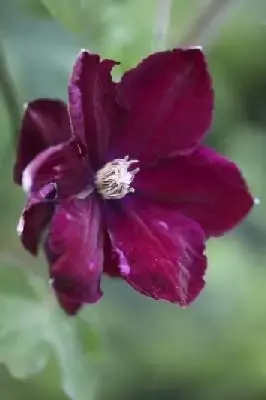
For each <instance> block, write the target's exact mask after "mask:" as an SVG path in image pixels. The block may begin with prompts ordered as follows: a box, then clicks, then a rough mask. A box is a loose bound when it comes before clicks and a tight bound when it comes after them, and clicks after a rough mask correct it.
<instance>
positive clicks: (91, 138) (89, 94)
mask: <svg viewBox="0 0 266 400" xmlns="http://www.w3.org/2000/svg"><path fill="white" fill-rule="evenodd" d="M116 64H118V63H116V62H115V61H112V60H100V57H99V56H98V55H97V54H91V53H89V52H88V51H85V50H84V51H82V52H81V53H80V55H79V56H78V58H77V61H76V63H75V65H74V68H73V73H72V76H71V79H70V83H69V103H70V114H71V122H72V126H73V129H74V132H75V134H76V135H78V136H79V137H80V138H81V140H82V141H83V142H84V143H87V146H88V154H89V158H90V161H91V163H92V166H93V167H94V168H95V169H98V168H99V167H100V166H101V165H102V164H103V162H104V160H105V155H106V151H107V146H108V142H109V138H110V135H111V134H112V132H115V131H116V130H117V129H118V126H119V124H121V119H122V115H121V112H120V109H119V107H118V104H117V102H116V86H115V84H114V83H113V82H112V77H111V70H112V68H113V67H114V66H115V65H116Z"/></svg>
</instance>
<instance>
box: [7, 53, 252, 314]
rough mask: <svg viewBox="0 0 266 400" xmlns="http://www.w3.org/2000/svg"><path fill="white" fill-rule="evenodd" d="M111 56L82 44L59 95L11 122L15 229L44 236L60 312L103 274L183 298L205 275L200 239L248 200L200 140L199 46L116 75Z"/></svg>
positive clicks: (33, 247)
mask: <svg viewBox="0 0 266 400" xmlns="http://www.w3.org/2000/svg"><path fill="white" fill-rule="evenodd" d="M116 64H117V63H116V62H114V61H112V60H101V59H100V57H99V56H98V55H96V54H91V53H89V52H88V51H82V52H81V53H80V54H79V55H78V58H77V60H76V62H75V65H74V68H73V73H72V75H71V77H70V81H69V87H68V94H69V97H68V105H66V104H65V103H64V102H62V101H60V100H56V99H55V100H52V99H39V100H36V101H33V102H31V103H30V104H28V106H27V108H26V110H25V114H24V118H23V120H22V125H21V132H20V137H19V143H18V152H17V160H16V165H15V169H14V179H15V181H16V182H17V183H18V184H22V186H23V188H24V190H25V191H26V192H27V195H28V200H27V204H26V207H25V209H24V211H23V213H22V216H21V218H20V222H19V225H18V231H19V234H20V237H21V240H22V243H23V245H24V246H25V248H26V249H27V250H28V251H29V252H31V253H32V254H34V255H36V254H37V251H38V248H39V245H40V243H42V244H43V248H44V251H45V254H46V257H47V260H48V263H49V271H50V277H51V284H52V286H53V288H54V291H55V293H56V296H57V298H58V301H59V303H60V304H61V306H62V307H63V308H64V310H65V311H66V312H67V313H68V314H75V313H76V312H77V311H78V310H79V309H80V307H81V306H82V305H84V304H85V303H95V302H97V301H98V300H99V299H100V298H101V296H102V291H101V288H100V283H101V277H102V275H103V274H108V275H110V276H113V277H120V278H122V279H123V280H124V281H126V282H127V283H128V284H129V285H131V286H132V287H133V288H134V289H135V290H137V291H138V292H140V293H142V294H143V295H146V296H149V297H152V298H154V299H156V300H167V301H169V302H172V303H177V304H179V305H181V306H187V305H188V304H190V303H191V302H192V301H193V300H194V299H195V298H196V297H197V296H198V295H199V293H200V292H201V290H202V289H203V287H204V284H205V282H204V274H205V271H206V266H207V259H206V255H205V243H206V240H207V239H208V238H210V237H212V236H219V235H222V234H224V233H225V232H226V231H228V230H230V229H232V228H233V227H235V226H236V225H237V224H238V223H239V222H240V221H241V220H242V219H243V218H244V217H245V216H246V214H247V213H248V212H249V211H250V209H251V208H252V205H253V198H252V196H251V194H250V193H249V190H248V187H247V185H246V183H245V181H244V179H243V177H242V175H241V172H240V170H239V169H238V167H237V166H236V165H235V164H234V163H233V162H232V161H230V160H228V159H227V158H225V157H223V156H222V155H219V154H217V153H216V152H215V151H214V150H212V149H210V148H208V147H206V146H205V145H204V144H202V140H203V139H204V137H205V135H206V133H207V131H208V129H209V128H210V124H211V121H212V114H213V108H214V105H213V89H212V82H211V77H210V75H209V72H208V70H207V65H206V60H205V57H204V54H203V52H202V50H201V49H199V48H188V49H175V50H172V51H165V52H159V53H155V54H152V55H150V56H149V57H148V58H146V59H144V60H143V61H142V62H141V63H140V64H139V65H138V66H137V67H136V68H133V69H131V70H129V71H127V72H126V73H125V74H124V75H123V77H122V79H121V81H120V82H118V83H115V82H113V81H112V78H111V70H112V68H113V67H114V66H115V65H116Z"/></svg>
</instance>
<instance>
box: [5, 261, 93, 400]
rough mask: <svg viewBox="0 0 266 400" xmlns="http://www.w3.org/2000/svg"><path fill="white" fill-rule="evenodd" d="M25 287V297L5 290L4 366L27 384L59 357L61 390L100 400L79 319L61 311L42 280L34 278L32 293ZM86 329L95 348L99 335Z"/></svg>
mask: <svg viewBox="0 0 266 400" xmlns="http://www.w3.org/2000/svg"><path fill="white" fill-rule="evenodd" d="M0 270H1V271H3V269H2V268H1V269H0ZM10 271H12V275H13V274H14V271H17V274H18V275H17V277H19V276H20V274H21V271H20V270H16V269H10ZM5 272H7V270H5ZM1 275H2V274H1ZM22 275H23V274H22ZM13 276H14V275H13ZM22 286H23V288H24V289H23V292H17V293H13V292H10V293H4V292H3V291H1V295H0V304H1V307H0V362H1V363H4V364H5V365H6V366H7V368H8V369H9V371H10V373H11V374H12V375H13V376H14V377H15V378H20V379H23V378H27V377H28V376H30V375H33V374H37V373H38V372H40V371H41V370H42V369H43V368H44V367H45V366H46V365H47V362H48V360H49V357H50V356H51V355H53V356H55V359H56V360H57V363H58V366H59V371H60V374H61V386H62V388H63V390H64V392H65V393H66V394H67V395H68V396H69V398H70V399H73V400H90V399H94V398H95V393H96V379H95V378H96V377H95V373H94V372H93V367H92V361H91V360H90V358H92V357H93V353H92V354H87V353H86V348H87V347H88V346H87V345H86V348H85V346H84V343H83V342H82V339H81V336H80V331H79V320H78V319H76V318H69V317H67V316H66V315H65V314H64V313H63V312H62V311H61V310H60V309H59V307H58V305H57V303H56V300H55V298H54V296H53V294H52V293H51V292H50V290H49V289H48V287H47V285H46V284H45V283H44V281H43V280H42V278H40V277H37V276H31V277H30V280H29V284H28V289H27V293H26V290H25V285H22ZM32 289H34V290H32ZM36 295H37V296H36ZM82 329H83V331H84V330H85V332H86V340H87V341H90V338H91V337H92V338H93V340H94V342H93V343H94V344H95V333H94V332H93V333H92V332H91V331H90V329H89V327H88V325H86V327H85V326H82ZM83 333H84V332H83Z"/></svg>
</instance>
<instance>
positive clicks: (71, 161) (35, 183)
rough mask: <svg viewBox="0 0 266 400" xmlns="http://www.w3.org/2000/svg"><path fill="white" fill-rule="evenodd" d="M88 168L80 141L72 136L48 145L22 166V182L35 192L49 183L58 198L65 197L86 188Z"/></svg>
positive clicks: (38, 191)
mask: <svg viewBox="0 0 266 400" xmlns="http://www.w3.org/2000/svg"><path fill="white" fill-rule="evenodd" d="M90 176H91V175H90V170H89V165H88V162H87V159H86V157H85V155H84V153H83V149H82V147H81V144H79V143H77V141H76V140H75V139H72V140H70V141H68V142H65V143H62V144H58V145H57V146H52V147H49V148H48V149H46V150H44V151H43V152H42V153H40V154H39V155H38V156H36V157H35V158H34V159H33V161H32V162H31V163H30V164H29V165H28V166H27V167H26V169H25V170H24V172H23V178H22V185H23V188H24V189H25V190H26V191H27V192H31V193H39V194H40V195H41V190H42V188H43V187H44V186H45V185H47V184H53V185H54V187H55V189H56V192H57V197H58V198H65V197H68V196H71V195H73V194H77V193H79V192H81V191H83V190H86V189H87V185H88V184H89V179H90Z"/></svg>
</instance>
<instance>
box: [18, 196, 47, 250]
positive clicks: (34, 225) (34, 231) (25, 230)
mask: <svg viewBox="0 0 266 400" xmlns="http://www.w3.org/2000/svg"><path fill="white" fill-rule="evenodd" d="M53 210H54V206H53V204H52V203H51V202H43V199H40V198H30V199H29V201H28V203H27V205H26V207H25V209H24V210H23V212H22V215H21V217H20V220H19V223H18V228H17V230H18V234H19V235H20V239H21V242H22V244H23V246H24V247H25V248H26V249H27V250H28V251H29V252H30V253H32V254H33V255H36V254H37V252H38V247H39V243H40V240H41V237H42V234H43V232H44V229H45V228H46V226H47V225H48V223H49V221H50V219H51V217H52V214H53Z"/></svg>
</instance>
